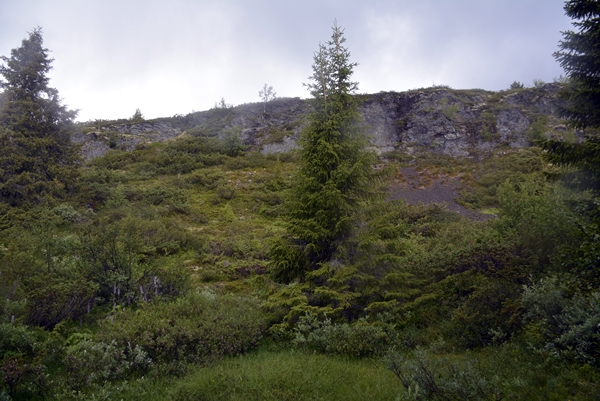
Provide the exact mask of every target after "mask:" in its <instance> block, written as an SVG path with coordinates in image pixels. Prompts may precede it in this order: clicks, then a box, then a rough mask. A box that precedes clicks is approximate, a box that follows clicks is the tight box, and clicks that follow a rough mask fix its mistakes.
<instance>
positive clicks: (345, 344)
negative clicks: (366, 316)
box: [293, 314, 398, 357]
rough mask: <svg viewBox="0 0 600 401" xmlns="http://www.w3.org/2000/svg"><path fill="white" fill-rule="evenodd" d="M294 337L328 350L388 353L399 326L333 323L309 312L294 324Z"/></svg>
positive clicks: (361, 354)
mask: <svg viewBox="0 0 600 401" xmlns="http://www.w3.org/2000/svg"><path fill="white" fill-rule="evenodd" d="M294 335H295V337H294V340H293V342H294V343H295V344H297V345H301V346H305V347H308V348H311V349H314V350H317V351H319V352H322V353H326V354H337V355H348V356H353V357H369V356H374V355H378V354H383V353H385V352H386V351H387V350H388V349H389V348H390V347H391V346H392V345H394V344H395V343H397V341H398V333H397V332H396V330H395V328H394V327H393V326H390V325H386V324H383V323H379V324H369V323H367V322H366V321H364V320H359V321H357V322H355V323H353V324H348V323H342V324H332V323H331V319H329V318H325V319H323V320H319V319H318V318H317V316H315V315H312V314H307V315H304V316H302V317H300V319H299V321H298V323H297V324H296V326H295V327H294Z"/></svg>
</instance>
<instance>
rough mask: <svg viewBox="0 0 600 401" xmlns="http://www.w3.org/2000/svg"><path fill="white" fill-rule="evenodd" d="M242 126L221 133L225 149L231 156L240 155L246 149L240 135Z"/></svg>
mask: <svg viewBox="0 0 600 401" xmlns="http://www.w3.org/2000/svg"><path fill="white" fill-rule="evenodd" d="M240 132H241V128H237V127H234V128H229V129H227V130H225V131H224V132H223V134H222V135H221V140H222V141H223V150H224V151H225V154H227V155H229V156H238V155H239V154H241V153H242V152H243V151H244V144H243V142H242V138H241V137H240Z"/></svg>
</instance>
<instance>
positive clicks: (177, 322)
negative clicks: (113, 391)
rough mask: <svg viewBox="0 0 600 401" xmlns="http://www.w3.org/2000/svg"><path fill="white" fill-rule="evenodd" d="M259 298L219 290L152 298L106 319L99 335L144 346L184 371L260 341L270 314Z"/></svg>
mask: <svg viewBox="0 0 600 401" xmlns="http://www.w3.org/2000/svg"><path fill="white" fill-rule="evenodd" d="M257 306H258V305H257V303H256V301H255V300H253V299H250V298H241V297H234V296H230V295H222V296H221V295H215V294H214V293H210V292H204V293H201V294H200V293H190V294H189V295H187V296H185V297H181V298H178V299H177V300H176V301H174V302H170V303H149V304H145V305H142V306H141V307H140V309H138V310H137V311H132V310H129V311H125V312H122V313H119V314H117V315H116V316H115V317H114V318H113V319H111V320H110V321H106V322H105V323H103V324H102V326H101V330H100V333H99V337H100V338H101V339H106V341H112V340H114V341H116V343H117V344H118V345H119V347H121V348H122V349H125V348H126V347H140V348H141V349H142V350H144V351H145V352H147V353H148V356H149V357H150V358H151V359H152V361H153V362H154V363H156V364H161V365H164V366H165V368H166V369H167V371H168V370H173V371H180V370H181V369H183V368H184V367H185V364H187V363H197V362H208V361H212V360H214V359H217V358H221V357H223V356H226V355H236V354H239V353H242V352H245V351H247V350H249V349H251V348H253V347H255V346H256V344H257V342H258V340H259V339H260V338H261V336H262V333H263V331H264V330H265V324H266V320H265V317H264V316H263V315H262V314H261V313H260V312H259V310H258V308H257Z"/></svg>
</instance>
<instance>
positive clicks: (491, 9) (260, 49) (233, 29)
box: [0, 0, 572, 121]
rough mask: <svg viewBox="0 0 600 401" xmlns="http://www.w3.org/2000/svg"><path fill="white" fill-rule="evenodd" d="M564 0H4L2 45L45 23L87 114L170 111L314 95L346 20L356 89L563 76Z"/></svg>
mask: <svg viewBox="0 0 600 401" xmlns="http://www.w3.org/2000/svg"><path fill="white" fill-rule="evenodd" d="M563 6H564V1H562V0H561V1H559V0H0V55H4V56H10V51H11V49H13V48H17V47H19V46H20V45H21V41H22V40H23V39H25V38H26V37H28V32H31V31H32V30H33V29H34V28H35V27H38V26H39V27H41V28H42V32H43V37H44V46H45V47H46V48H48V49H49V50H50V56H51V57H52V58H53V59H54V61H53V63H52V66H53V69H52V71H51V72H50V73H49V77H50V86H51V87H53V88H56V89H58V91H59V94H60V96H61V98H62V99H63V104H66V105H67V106H68V107H69V108H70V109H78V110H79V115H78V118H77V119H78V120H79V121H88V120H95V119H118V118H129V117H131V116H132V115H133V114H134V112H135V110H136V109H140V110H141V112H142V114H143V115H144V117H146V118H158V117H170V116H173V115H175V114H184V115H185V114H188V113H190V112H192V111H201V110H207V109H210V108H211V107H214V105H215V103H216V102H219V101H220V100H221V99H222V98H224V99H225V101H226V103H228V104H233V105H238V104H242V103H251V102H258V101H260V98H259V91H260V90H261V89H262V88H263V86H264V85H265V84H267V85H269V86H272V87H273V90H274V91H275V92H276V93H277V96H278V97H300V98H306V97H308V96H309V93H308V91H307V90H306V88H305V87H304V86H303V85H302V84H303V83H306V82H308V81H309V80H308V77H309V76H310V75H311V74H312V69H311V66H312V63H313V54H314V52H315V51H316V50H317V49H318V47H319V43H325V42H327V41H328V40H329V39H330V37H331V27H332V26H333V23H334V21H337V24H338V25H339V26H341V27H342V28H343V29H344V30H345V37H346V39H347V41H346V46H347V47H348V49H349V50H350V52H351V61H353V62H357V63H358V64H359V65H358V66H357V67H356V68H355V72H354V77H353V78H354V80H356V81H358V83H359V90H358V93H376V92H380V91H398V92H401V91H406V90H409V89H415V88H421V87H430V86H432V85H449V86H451V87H452V88H455V89H473V88H481V89H487V90H502V89H507V88H508V87H509V86H510V84H511V83H512V82H513V81H519V82H522V83H524V84H525V85H528V86H531V85H533V80H534V79H535V80H542V81H545V82H551V81H553V80H554V79H556V78H558V77H560V76H561V74H563V70H562V69H561V67H560V65H559V64H558V63H557V62H556V61H555V59H554V57H553V56H552V54H553V53H554V52H555V51H557V50H558V43H559V41H560V40H561V38H562V35H561V31H566V30H570V29H572V25H571V20H570V19H569V18H568V17H567V16H565V14H564V10H563Z"/></svg>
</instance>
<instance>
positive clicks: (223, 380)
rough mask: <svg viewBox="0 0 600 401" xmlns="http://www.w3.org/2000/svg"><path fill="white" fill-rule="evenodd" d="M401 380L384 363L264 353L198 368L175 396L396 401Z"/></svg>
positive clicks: (284, 352)
mask: <svg viewBox="0 0 600 401" xmlns="http://www.w3.org/2000/svg"><path fill="white" fill-rule="evenodd" d="M402 391H403V390H402V389H401V385H400V383H399V381H398V380H397V379H396V378H395V377H394V375H393V374H392V373H391V372H390V371H388V370H387V369H385V367H384V366H383V365H382V364H381V363H377V362H373V361H369V360H348V359H342V358H333V357H328V356H324V355H315V354H307V353H303V352H298V351H283V352H271V351H262V352H257V353H253V354H249V355H244V356H240V357H236V358H231V359H227V360H225V361H223V362H221V363H218V364H216V365H214V366H211V367H206V368H202V369H199V370H197V371H196V372H194V373H193V374H191V375H190V376H188V377H186V378H185V379H183V380H181V381H180V382H179V383H177V385H176V386H175V389H174V391H173V394H172V396H171V398H170V399H171V400H173V401H179V400H190V401H191V400H198V401H199V400H215V401H217V400H231V401H234V400H240V401H241V400H244V401H246V400H261V401H262V400H265V401H267V400H288V401H303V400H332V401H333V400H344V401H350V400H369V399H371V400H394V399H396V397H397V396H398V394H399V393H400V392H402Z"/></svg>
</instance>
